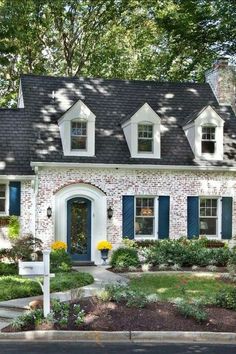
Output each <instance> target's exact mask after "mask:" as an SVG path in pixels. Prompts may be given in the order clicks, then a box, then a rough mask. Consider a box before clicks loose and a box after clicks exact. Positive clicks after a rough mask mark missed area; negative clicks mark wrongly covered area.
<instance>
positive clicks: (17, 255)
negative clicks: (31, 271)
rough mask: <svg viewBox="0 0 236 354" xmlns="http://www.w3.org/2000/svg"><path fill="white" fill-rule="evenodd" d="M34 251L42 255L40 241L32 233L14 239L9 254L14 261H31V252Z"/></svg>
mask: <svg viewBox="0 0 236 354" xmlns="http://www.w3.org/2000/svg"><path fill="white" fill-rule="evenodd" d="M34 252H36V253H38V254H39V255H42V241H41V240H40V239H38V238H36V237H34V236H33V235H27V236H24V237H21V238H19V239H17V240H15V241H14V243H13V246H12V248H11V250H10V251H9V256H10V258H12V259H13V260H14V261H15V262H17V261H18V260H24V261H31V254H32V253H34Z"/></svg>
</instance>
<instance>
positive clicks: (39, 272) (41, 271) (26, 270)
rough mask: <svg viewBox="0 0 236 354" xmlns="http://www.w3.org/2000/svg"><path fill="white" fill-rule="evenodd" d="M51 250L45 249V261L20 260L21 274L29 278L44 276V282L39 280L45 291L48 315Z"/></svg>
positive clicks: (45, 310) (44, 306)
mask: <svg viewBox="0 0 236 354" xmlns="http://www.w3.org/2000/svg"><path fill="white" fill-rule="evenodd" d="M50 252H51V251H50V250H44V251H43V262H22V261H19V275H22V276H23V277H28V278H37V277H43V284H41V283H40V281H38V282H39V284H40V286H41V288H42V291H43V315H44V317H47V315H48V314H49V313H50V278H51V277H54V276H55V274H50Z"/></svg>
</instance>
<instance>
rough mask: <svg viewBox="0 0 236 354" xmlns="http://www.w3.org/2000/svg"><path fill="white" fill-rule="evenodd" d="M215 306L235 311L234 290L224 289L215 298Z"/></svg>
mask: <svg viewBox="0 0 236 354" xmlns="http://www.w3.org/2000/svg"><path fill="white" fill-rule="evenodd" d="M215 304H216V306H219V307H223V308H226V309H231V310H236V288H232V289H224V290H221V291H219V292H218V293H217V295H216V297H215Z"/></svg>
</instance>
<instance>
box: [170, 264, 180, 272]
mask: <svg viewBox="0 0 236 354" xmlns="http://www.w3.org/2000/svg"><path fill="white" fill-rule="evenodd" d="M180 269H181V267H180V265H179V264H177V263H175V264H173V265H172V266H171V270H174V271H178V270H180Z"/></svg>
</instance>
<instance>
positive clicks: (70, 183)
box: [53, 179, 106, 195]
mask: <svg viewBox="0 0 236 354" xmlns="http://www.w3.org/2000/svg"><path fill="white" fill-rule="evenodd" d="M81 183H82V184H83V185H88V186H92V187H95V188H97V189H99V190H100V191H101V192H102V193H104V194H105V195H106V192H104V191H103V190H102V189H101V188H100V187H98V186H97V185H96V184H94V183H90V182H87V181H83V180H81V179H80V180H78V181H73V182H69V183H66V184H63V185H62V186H60V187H59V188H57V189H56V190H55V191H53V194H56V193H58V192H59V191H61V190H62V189H64V188H65V187H68V186H71V185H73V184H81Z"/></svg>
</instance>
